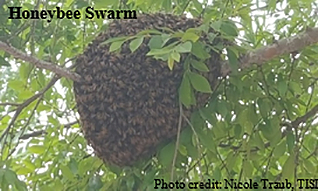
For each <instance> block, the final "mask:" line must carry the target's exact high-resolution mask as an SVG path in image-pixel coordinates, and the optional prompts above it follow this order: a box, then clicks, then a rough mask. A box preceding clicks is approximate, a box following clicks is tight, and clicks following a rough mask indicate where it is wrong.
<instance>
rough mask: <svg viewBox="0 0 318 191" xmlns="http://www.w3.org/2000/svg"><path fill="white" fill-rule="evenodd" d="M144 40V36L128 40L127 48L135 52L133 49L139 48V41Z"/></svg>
mask: <svg viewBox="0 0 318 191" xmlns="http://www.w3.org/2000/svg"><path fill="white" fill-rule="evenodd" d="M143 41H144V37H143V36H141V37H138V38H136V39H134V40H133V41H131V42H130V44H129V48H130V51H131V52H135V50H137V48H139V46H140V45H141V43H142V42H143Z"/></svg>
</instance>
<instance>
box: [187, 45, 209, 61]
mask: <svg viewBox="0 0 318 191" xmlns="http://www.w3.org/2000/svg"><path fill="white" fill-rule="evenodd" d="M191 53H192V54H193V55H194V56H196V57H197V58H199V59H202V60H206V59H208V58H210V54H209V53H207V51H206V50H205V47H204V45H203V44H202V43H201V42H199V41H197V42H195V43H192V50H191Z"/></svg>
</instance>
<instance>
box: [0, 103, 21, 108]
mask: <svg viewBox="0 0 318 191" xmlns="http://www.w3.org/2000/svg"><path fill="white" fill-rule="evenodd" d="M8 105H9V106H16V107H17V106H20V105H21V104H20V103H11V102H3V103H0V106H8Z"/></svg>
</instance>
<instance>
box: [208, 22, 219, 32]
mask: <svg viewBox="0 0 318 191" xmlns="http://www.w3.org/2000/svg"><path fill="white" fill-rule="evenodd" d="M221 25H222V21H220V20H217V21H215V22H212V23H211V24H210V26H211V27H212V28H213V29H214V30H216V31H219V30H220V28H221Z"/></svg>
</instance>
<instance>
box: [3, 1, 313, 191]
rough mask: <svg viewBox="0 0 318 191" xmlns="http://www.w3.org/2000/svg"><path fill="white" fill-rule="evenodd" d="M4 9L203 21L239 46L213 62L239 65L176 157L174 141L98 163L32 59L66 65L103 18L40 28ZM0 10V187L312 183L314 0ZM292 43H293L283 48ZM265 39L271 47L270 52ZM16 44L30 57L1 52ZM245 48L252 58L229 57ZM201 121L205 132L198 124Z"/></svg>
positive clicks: (68, 100) (61, 85)
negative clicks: (144, 160)
mask: <svg viewBox="0 0 318 191" xmlns="http://www.w3.org/2000/svg"><path fill="white" fill-rule="evenodd" d="M11 6H16V7H17V6H21V7H22V9H28V10H33V9H54V8H55V7H56V6H59V7H62V8H63V9H65V10H77V9H78V10H82V11H83V10H84V9H85V8H86V7H87V6H94V8H95V9H135V10H138V11H142V12H147V13H149V12H159V11H160V12H166V13H174V14H179V15H180V14H183V13H187V15H189V16H192V17H202V18H203V19H204V21H205V22H208V21H212V24H211V25H210V26H211V27H214V28H215V29H217V30H218V31H220V32H221V34H222V35H224V37H227V38H229V39H235V41H236V43H237V44H238V45H239V47H235V48H232V49H227V51H224V55H223V57H224V59H226V60H227V61H228V62H229V64H230V66H231V67H230V69H231V70H232V71H235V70H234V69H235V67H242V68H244V70H243V71H240V72H232V73H231V75H230V77H226V76H225V77H224V78H223V79H222V80H221V83H220V85H219V87H218V88H217V90H215V91H214V92H213V96H214V97H213V99H211V101H210V103H209V107H206V108H202V109H201V110H200V112H195V113H194V114H193V116H192V118H191V127H190V126H189V127H188V128H186V129H185V130H184V131H183V132H182V133H181V135H180V141H179V143H178V144H177V145H178V157H177V158H175V157H174V153H175V152H174V151H175V145H176V141H175V140H174V141H172V142H170V143H169V144H167V145H166V146H164V147H162V148H160V149H159V151H158V154H157V157H156V159H153V160H152V161H149V162H148V165H147V166H146V167H145V166H141V165H139V166H138V165H137V166H135V167H132V168H124V169H120V168H116V167H111V166H105V165H103V163H102V162H101V161H100V160H99V159H98V158H97V157H96V156H95V155H94V153H93V150H92V149H91V148H90V147H89V146H88V145H87V144H86V141H85V139H84V138H83V135H82V133H81V129H80V125H79V119H78V115H77V113H76V103H75V101H74V95H73V92H72V91H73V90H72V80H70V79H75V78H73V77H72V76H70V75H64V77H67V78H64V77H63V78H61V77H60V76H57V75H55V73H56V71H57V70H56V68H54V67H53V69H52V68H50V67H49V68H45V67H43V65H41V63H40V64H39V63H37V62H36V59H39V60H42V61H46V62H47V63H48V64H52V65H53V64H54V65H57V66H59V68H62V69H63V68H68V69H70V70H72V69H73V64H74V63H73V62H72V61H73V60H74V57H75V56H76V55H78V54H80V53H82V51H83V50H84V48H85V47H86V46H87V44H88V43H89V42H91V41H92V40H93V39H94V37H95V36H96V35H97V34H98V33H99V32H100V31H103V30H105V29H106V28H107V23H106V22H105V21H104V20H103V19H93V20H88V19H85V18H84V17H83V16H82V19H79V20H76V19H71V20H69V19H61V20H58V19H53V20H52V21H51V22H47V21H46V20H31V19H30V20H17V19H14V20H12V19H8V7H11ZM0 14H1V15H0V23H1V26H0V41H1V42H2V43H3V44H0V71H1V72H0V79H1V80H0V87H1V88H0V132H1V133H0V153H1V154H0V167H1V168H0V188H2V190H47V191H49V190H99V189H100V190H116V189H118V190H154V179H155V178H160V179H161V178H162V179H164V180H165V181H170V180H172V181H176V180H178V181H183V182H189V181H205V180H206V179H215V180H223V179H231V178H234V179H237V180H239V181H245V180H248V179H253V180H255V181H259V180H260V179H261V178H268V179H269V180H272V181H281V180H284V179H285V178H287V179H288V180H289V181H291V182H292V183H293V185H294V186H296V183H297V182H296V181H295V180H296V179H298V178H316V177H317V172H318V166H317V164H318V161H317V160H318V159H317V154H318V145H317V143H318V141H317V135H318V132H317V131H318V128H317V127H318V125H317V124H318V123H317V113H318V90H317V85H318V83H317V79H318V67H317V65H318V45H317V41H318V40H317V36H318V32H317V29H316V28H314V27H317V20H318V7H317V2H315V1H314V0H288V1H285V0H263V1H261V0H253V1H251V0H226V1H223V0H214V1H212V2H211V1H206V0H204V1H203V2H201V1H198V0H142V1H141V0H129V1H125V0H121V1H119V0H108V1H102V0H97V1H85V0H54V1H46V0H35V1H33V0H24V1H18V0H12V1H0ZM224 23H225V24H224ZM226 23H227V24H226ZM229 23H230V24H229ZM218 26H219V27H218ZM222 26H223V27H222ZM313 31H316V33H314V32H313ZM302 34H304V35H302ZM306 34H311V36H310V35H309V36H308V35H307V36H306ZM315 34H316V35H315ZM289 37H296V38H289ZM309 37H310V38H309ZM282 39H289V40H287V42H285V41H279V40H282ZM295 39H296V40H297V39H300V42H303V44H297V43H296V44H295V43H294V44H293V43H290V42H296V41H292V40H295ZM189 40H191V39H189ZM284 42H285V44H284ZM275 43H276V44H279V45H280V46H279V48H277V49H270V48H271V45H274V46H275ZM315 43H316V44H315ZM6 44H10V45H11V46H10V47H11V48H14V49H10V47H9V48H8V46H6ZM309 45H310V46H309ZM304 46H306V47H304ZM262 47H263V48H264V47H265V49H262ZM259 48H261V49H259ZM17 49H18V50H20V51H22V55H23V52H24V53H27V55H31V56H33V57H32V58H36V59H35V60H32V59H30V57H27V58H26V57H21V55H20V57H19V56H17V55H18V53H17V52H14V51H13V52H12V50H17ZM253 50H264V51H265V53H271V54H270V55H267V54H266V55H265V54H261V53H264V52H257V51H256V52H255V51H254V52H253ZM278 50H279V51H282V52H279V51H278ZM291 50H293V51H291ZM295 50H297V51H295ZM271 51H272V52H271ZM248 52H253V53H255V55H256V56H255V57H251V55H250V57H248V56H247V57H246V59H245V60H244V59H243V61H242V60H240V59H238V57H239V55H246V53H248ZM287 52H289V53H287ZM283 53H284V54H283ZM286 53H287V54H286ZM257 55H258V56H257ZM15 58H21V59H15ZM252 58H254V60H252ZM263 58H264V59H263ZM251 60H252V61H251ZM32 61H34V62H32ZM244 61H246V62H244ZM264 61H265V62H264ZM253 63H257V64H258V65H253ZM170 64H171V63H170ZM175 64H180V63H175ZM167 67H168V64H167ZM52 71H53V72H52ZM58 74H60V73H58ZM192 85H193V84H192ZM194 88H195V89H196V90H200V88H201V90H202V88H203V91H205V90H206V89H205V87H195V86H194ZM185 99H186V98H185ZM183 102H184V103H186V102H187V101H185V100H183ZM315 119H316V120H315ZM176 120H178V119H176ZM206 121H207V122H208V123H209V124H211V125H212V128H206V123H205V122H206ZM173 161H174V166H173V167H172V163H173ZM172 172H173V173H172ZM172 174H173V175H174V176H173V177H171V175H172Z"/></svg>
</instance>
